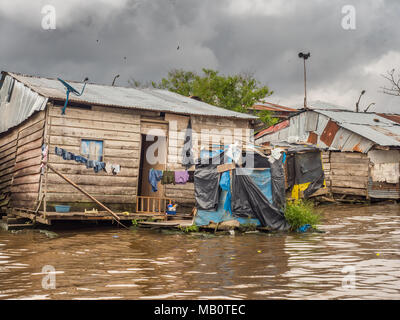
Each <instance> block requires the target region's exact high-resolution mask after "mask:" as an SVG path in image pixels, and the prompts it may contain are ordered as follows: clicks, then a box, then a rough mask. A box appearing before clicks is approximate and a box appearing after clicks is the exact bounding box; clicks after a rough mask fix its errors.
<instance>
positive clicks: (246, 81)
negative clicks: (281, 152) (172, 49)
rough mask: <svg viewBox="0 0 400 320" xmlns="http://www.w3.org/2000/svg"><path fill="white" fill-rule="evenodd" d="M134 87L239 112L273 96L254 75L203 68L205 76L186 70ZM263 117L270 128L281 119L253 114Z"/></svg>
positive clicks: (176, 70) (267, 112) (131, 82)
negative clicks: (195, 98) (222, 73)
mask: <svg viewBox="0 0 400 320" xmlns="http://www.w3.org/2000/svg"><path fill="white" fill-rule="evenodd" d="M128 82H129V84H130V85H131V86H132V87H136V88H138V87H139V88H143V87H150V86H151V87H153V88H158V89H165V90H169V91H172V92H176V93H179V94H181V95H184V96H186V97H189V96H193V97H197V98H199V99H200V100H201V101H203V102H206V103H209V104H212V105H215V106H218V107H221V108H225V109H229V110H233V111H237V112H243V113H247V112H249V107H251V106H253V105H254V104H256V103H258V102H262V101H263V100H264V99H265V98H266V97H268V96H270V95H271V94H272V93H273V91H271V90H270V89H269V88H268V87H267V86H265V85H263V84H261V83H260V82H259V81H257V80H256V79H255V78H254V75H253V74H251V73H240V74H236V75H228V76H225V75H220V74H219V72H218V71H216V70H212V69H205V68H204V69H203V70H202V74H197V73H196V72H193V71H186V70H182V69H174V70H171V71H169V72H168V75H167V77H166V78H163V79H161V81H159V82H154V81H153V82H151V83H145V84H142V83H141V82H140V81H137V80H135V79H131V80H129V81H128ZM252 113H254V115H256V116H259V117H260V120H261V121H263V122H264V123H266V124H267V125H273V124H275V123H276V122H277V119H275V118H272V117H271V113H270V112H269V111H262V112H261V114H260V113H259V112H255V111H252Z"/></svg>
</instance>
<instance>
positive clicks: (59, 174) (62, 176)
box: [47, 164, 128, 229]
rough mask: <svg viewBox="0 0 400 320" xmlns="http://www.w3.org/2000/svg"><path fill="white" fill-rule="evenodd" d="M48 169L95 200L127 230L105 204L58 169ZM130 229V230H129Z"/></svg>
mask: <svg viewBox="0 0 400 320" xmlns="http://www.w3.org/2000/svg"><path fill="white" fill-rule="evenodd" d="M47 167H48V168H49V169H50V170H52V171H53V172H54V173H55V174H57V175H58V176H60V177H61V178H63V179H64V180H65V181H67V182H68V183H69V184H71V185H72V186H73V187H75V188H76V189H77V190H79V191H80V192H82V193H83V194H84V195H85V196H87V197H88V198H89V199H91V200H93V201H94V202H95V203H97V204H98V205H99V206H100V207H102V208H103V209H105V210H106V211H107V212H108V213H110V214H111V215H112V216H113V217H114V218H115V220H116V221H117V222H118V223H119V224H120V225H121V226H123V227H124V228H127V227H126V226H124V225H123V224H122V223H120V222H119V220H120V218H119V217H118V216H117V215H116V214H115V213H114V212H113V211H111V209H109V208H108V207H106V206H105V205H104V204H102V203H101V202H100V201H98V200H97V199H96V198H95V197H93V196H91V195H90V194H89V193H87V192H86V191H85V190H83V189H82V188H81V187H79V186H78V185H77V184H75V183H74V182H72V181H71V180H70V179H68V178H67V177H66V176H64V175H63V174H62V173H60V172H58V171H57V170H56V169H54V168H53V167H52V166H51V165H49V164H47ZM127 229H128V228H127Z"/></svg>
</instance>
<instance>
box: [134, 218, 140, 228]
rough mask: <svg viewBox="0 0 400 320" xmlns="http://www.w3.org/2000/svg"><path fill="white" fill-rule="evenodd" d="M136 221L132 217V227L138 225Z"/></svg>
mask: <svg viewBox="0 0 400 320" xmlns="http://www.w3.org/2000/svg"><path fill="white" fill-rule="evenodd" d="M138 224H139V223H138V221H137V220H136V219H132V227H137V226H138Z"/></svg>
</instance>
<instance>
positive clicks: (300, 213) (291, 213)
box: [285, 200, 321, 231]
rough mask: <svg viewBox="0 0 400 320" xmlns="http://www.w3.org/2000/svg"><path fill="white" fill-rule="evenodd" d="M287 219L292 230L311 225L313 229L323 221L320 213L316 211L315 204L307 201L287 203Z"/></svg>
mask: <svg viewBox="0 0 400 320" xmlns="http://www.w3.org/2000/svg"><path fill="white" fill-rule="evenodd" d="M285 218H286V220H287V221H288V223H289V224H290V227H291V230H292V231H293V230H297V229H298V228H299V227H301V226H303V225H305V224H309V225H311V227H312V228H314V229H315V228H316V225H317V224H319V222H320V221H321V215H320V213H319V212H318V211H317V210H316V209H315V206H314V203H312V202H311V201H306V200H294V201H288V202H287V203H286V210H285Z"/></svg>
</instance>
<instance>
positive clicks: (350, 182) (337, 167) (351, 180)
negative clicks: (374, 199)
mask: <svg viewBox="0 0 400 320" xmlns="http://www.w3.org/2000/svg"><path fill="white" fill-rule="evenodd" d="M330 165H331V166H330V168H331V172H330V173H331V181H332V193H338V194H350V195H360V196H367V186H368V170H369V159H368V156H367V155H366V154H363V153H358V152H331V155H330Z"/></svg>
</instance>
